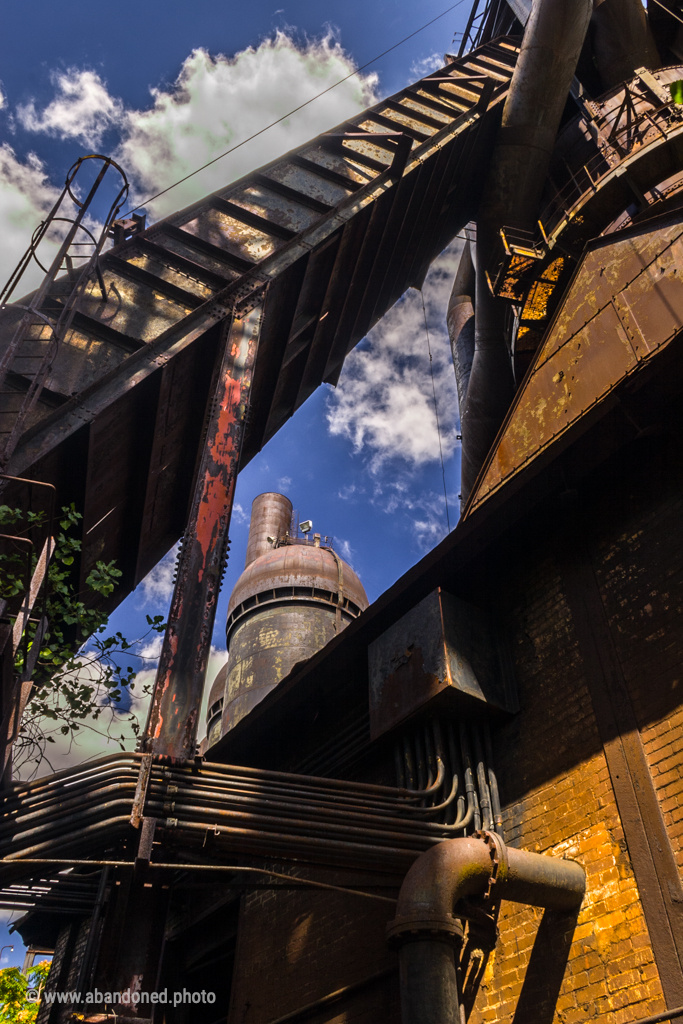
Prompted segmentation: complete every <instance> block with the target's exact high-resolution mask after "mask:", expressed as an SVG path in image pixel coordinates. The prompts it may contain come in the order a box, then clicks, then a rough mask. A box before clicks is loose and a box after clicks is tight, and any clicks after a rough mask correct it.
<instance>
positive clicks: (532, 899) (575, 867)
mask: <svg viewBox="0 0 683 1024" xmlns="http://www.w3.org/2000/svg"><path fill="white" fill-rule="evenodd" d="M585 889H586V876H585V873H584V870H583V868H582V867H581V865H580V864H578V863H576V861H571V860H561V859H560V858H558V857H548V856H543V855H541V854H538V853H528V852H527V851H525V850H516V849H512V848H508V847H506V846H505V844H504V843H503V841H502V839H501V838H500V837H499V836H497V835H495V834H494V833H492V832H482V833H479V834H478V835H475V836H469V837H468V838H467V839H449V840H446V841H445V842H443V843H440V844H439V845H438V846H434V847H432V849H431V850H428V851H427V852H426V853H423V854H422V855H421V856H420V857H418V859H417V860H416V861H415V863H414V864H413V866H412V867H411V868H410V870H409V871H408V874H407V875H406V877H405V879H404V881H403V885H402V886H401V891H400V893H399V897H398V905H397V908H396V917H395V919H394V920H393V921H392V922H391V924H390V925H389V928H388V937H389V939H390V940H391V941H392V942H393V943H395V944H398V945H399V947H400V953H399V956H400V965H401V1007H402V1020H403V1024H460V1010H459V998H458V988H457V974H456V970H457V968H456V958H455V953H454V944H455V943H456V942H457V941H458V940H459V939H460V938H461V937H462V926H461V924H460V922H459V920H458V918H457V911H456V904H457V903H458V901H459V900H461V899H463V898H464V897H466V896H487V895H489V894H490V897H491V899H492V900H495V901H498V900H500V899H508V900H513V901H514V902H516V903H526V904H529V905H530V906H534V907H544V908H546V909H548V910H558V911H564V912H568V911H571V910H575V909H577V908H578V907H579V906H580V904H581V901H582V899H583V896H584V893H585Z"/></svg>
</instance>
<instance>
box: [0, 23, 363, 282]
mask: <svg viewBox="0 0 683 1024" xmlns="http://www.w3.org/2000/svg"><path fill="white" fill-rule="evenodd" d="M353 70H354V65H353V63H352V62H351V60H350V58H349V57H348V56H347V55H346V54H345V53H344V51H343V49H342V47H341V46H340V45H339V43H338V42H337V41H336V40H335V39H334V38H333V37H332V36H331V35H328V36H326V37H325V38H324V39H321V40H313V41H309V42H307V43H306V45H305V46H303V47H300V46H297V45H296V43H295V42H294V41H293V40H292V39H291V38H290V37H289V36H288V35H287V34H286V33H284V32H281V31H279V32H277V33H276V35H275V36H274V37H273V38H272V39H267V40H265V41H264V42H262V43H261V44H260V45H259V46H258V47H256V48H253V47H249V48H248V49H246V50H243V51H242V52H240V53H238V54H236V55H235V56H233V57H227V56H223V55H218V56H216V57H212V56H211V55H210V54H208V53H207V52H206V51H205V50H194V51H193V52H192V53H191V54H190V55H189V56H188V57H187V59H186V60H185V61H184V62H183V65H182V67H181V69H180V73H179V75H178V77H177V79H176V81H175V83H174V84H173V86H172V87H170V88H168V89H154V90H152V102H151V105H150V106H149V107H148V108H147V109H141V110H131V109H126V108H125V106H124V104H123V103H122V102H121V100H120V99H118V98H117V97H115V96H112V95H111V93H110V92H109V90H108V88H107V85H106V83H105V82H104V81H103V80H102V78H101V77H100V76H99V75H98V74H97V73H96V72H94V71H91V70H87V69H86V70H83V69H78V68H70V69H68V70H67V71H60V72H56V73H55V74H54V75H53V78H52V81H53V85H54V90H55V92H54V97H53V99H52V100H51V101H50V102H49V103H48V104H47V105H46V106H43V107H40V108H39V107H38V105H37V104H36V102H35V101H31V102H29V103H27V104H26V105H24V106H20V107H19V108H18V110H17V119H16V128H17V129H24V130H25V131H28V132H31V133H34V134H35V133H39V134H45V135H48V136H50V137H54V138H59V139H61V140H66V141H72V142H78V143H79V144H86V145H88V146H96V145H98V144H99V142H100V141H101V138H102V135H103V133H104V132H105V131H106V130H107V129H116V131H117V132H118V142H117V143H115V147H114V148H115V157H116V158H117V159H118V160H119V161H121V163H122V164H123V166H124V169H125V170H126V172H127V173H128V176H129V178H130V180H131V182H132V184H133V192H134V195H135V196H136V198H135V199H134V200H133V202H134V203H137V202H139V201H141V200H142V199H144V198H145V197H146V196H147V195H149V194H151V193H153V192H157V191H159V190H160V189H162V188H166V187H167V186H169V185H171V184H172V183H173V182H175V181H177V180H178V178H180V177H183V176H184V175H186V174H188V173H190V172H191V171H194V170H196V168H197V167H199V166H200V165H201V164H203V163H205V162H207V161H208V160H211V159H213V158H214V157H216V156H218V155H219V154H221V153H223V152H224V151H225V150H226V149H228V148H230V147H231V146H234V145H235V144H236V143H239V142H240V141H241V140H243V139H245V138H247V137H249V136H250V135H252V134H253V133H254V132H255V131H258V130H259V129H261V128H265V127H266V126H267V125H269V124H270V123H271V122H272V121H274V120H277V119H278V118H280V117H283V115H286V114H287V113H288V112H289V111H290V110H292V109H294V108H295V107H298V106H299V105H300V104H302V103H305V102H306V101H307V100H310V99H311V98H312V97H314V96H316V95H317V94H318V93H319V92H321V91H323V90H325V89H327V88H328V87H329V86H331V85H333V84H334V83H335V82H337V81H339V80H340V79H342V78H344V77H345V76H346V75H348V74H349V73H350V72H352V71H353ZM376 81H377V79H376V76H375V75H373V74H371V75H359V76H354V77H352V78H350V79H349V80H348V81H346V82H344V83H343V84H341V85H340V86H338V87H337V88H334V89H332V91H331V92H329V93H327V94H326V95H324V96H322V97H320V98H319V99H317V100H315V101H314V102H313V103H311V104H309V105H308V106H306V107H305V108H304V109H303V110H301V111H300V112H299V113H297V114H294V115H292V116H291V117H287V118H286V119H285V120H284V121H283V122H282V123H281V124H278V125H277V126H276V127H274V128H272V129H270V130H268V131H266V132H264V133H263V134H262V135H260V136H259V137H258V138H257V139H255V140H254V141H253V142H250V143H247V144H246V145H245V146H244V147H242V148H241V149H238V150H237V151H236V152H235V153H234V154H233V155H231V156H229V157H227V158H225V159H223V160H219V161H218V162H217V163H216V164H214V165H213V166H212V167H210V168H208V169H207V170H206V171H203V172H202V173H201V174H198V175H196V176H195V177H192V178H191V179H190V180H189V181H187V182H185V183H184V184H183V185H181V186H179V187H178V188H175V189H173V190H172V191H171V192H170V193H168V194H167V195H165V196H164V197H163V198H162V199H160V200H158V201H157V202H156V203H154V204H152V206H151V207H149V210H148V212H149V213H150V214H152V215H153V216H154V217H160V216H165V215H166V214H168V213H170V212H172V211H174V210H178V209H182V207H183V206H185V205H187V204H188V203H190V202H194V201H195V200H197V199H199V198H201V197H202V196H203V195H206V194H207V193H208V192H211V191H213V190H215V189H218V188H221V187H225V186H226V185H228V184H229V183H230V182H231V181H232V180H234V179H235V178H238V177H240V176H242V175H243V174H245V173H247V172H248V171H250V170H253V169H254V168H255V167H258V166H260V165H261V164H264V163H266V162H268V161H270V160H273V159H275V158H277V157H278V156H279V155H281V154H282V153H285V152H287V151H288V150H290V149H292V148H293V147H294V146H297V145H300V144H301V143H303V142H305V141H307V140H308V139H310V138H312V137H314V136H315V135H317V134H319V133H320V132H322V131H325V130H327V129H330V128H333V127H334V126H335V125H336V124H338V123H339V122H340V121H343V120H344V119H346V118H348V117H351V116H352V115H353V114H356V113H358V112H359V111H361V110H363V109H364V108H365V107H366V106H367V105H368V103H371V102H372V101H373V100H374V98H375V97H374V89H375V86H376ZM1 95H2V94H1V93H0V96H1ZM3 102H4V97H2V99H1V100H0V106H2V103H3ZM74 155H75V154H74ZM59 184H60V185H61V182H60V183H59ZM58 194H59V190H58V189H56V188H55V187H54V186H53V185H52V184H51V183H50V181H49V180H48V177H47V174H46V169H45V167H44V165H43V164H42V163H41V161H40V160H39V159H38V157H37V156H35V155H33V154H29V156H28V157H27V158H26V159H25V160H24V161H22V160H20V159H18V158H17V156H16V155H15V152H14V150H13V149H12V148H11V147H10V146H9V145H7V144H4V145H1V146H0V233H1V234H2V240H3V245H2V253H1V254H0V280H2V281H4V280H6V278H7V277H8V276H9V274H10V272H11V271H12V270H13V269H14V267H15V265H16V263H17V261H18V260H19V257H20V256H21V255H22V253H23V252H24V251H25V250H26V247H27V245H28V242H29V240H30V238H31V235H32V233H33V231H34V229H35V227H36V226H37V225H38V224H39V223H40V221H41V220H42V219H43V217H44V215H45V213H46V212H47V211H48V210H49V209H50V207H51V206H52V205H53V203H54V201H55V199H56V198H57V196H58ZM43 262H45V261H43ZM41 279H42V272H41V271H40V270H39V269H38V268H36V269H35V270H32V271H31V273H30V274H29V275H27V276H26V277H25V278H24V280H23V282H22V285H21V291H22V293H25V292H27V291H30V290H31V289H32V288H34V287H36V285H37V284H38V283H39V282H40V280H41Z"/></svg>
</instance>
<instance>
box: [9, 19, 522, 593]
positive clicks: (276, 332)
mask: <svg viewBox="0 0 683 1024" xmlns="http://www.w3.org/2000/svg"><path fill="white" fill-rule="evenodd" d="M516 55H517V47H516V43H515V42H514V41H509V40H506V39H505V38H503V39H499V40H497V41H496V42H495V43H491V44H486V45H485V46H484V47H483V48H482V49H481V50H480V51H477V52H476V53H472V54H469V55H468V56H466V57H464V58H462V59H459V60H457V61H454V62H452V63H451V64H449V65H448V66H447V67H445V68H443V69H441V70H440V71H439V72H438V73H437V74H433V75H429V76H427V78H425V79H422V80H420V81H419V82H416V83H414V84H413V85H411V86H409V87H408V88H406V89H405V90H403V91H402V92H400V93H398V94H397V95H396V96H394V97H390V98H389V99H385V100H383V101H382V103H380V104H379V105H378V106H377V107H376V108H373V110H372V111H367V112H365V113H364V114H361V115H359V116H357V117H356V118H353V119H351V121H349V122H346V123H344V124H343V125H340V126H338V128H336V129H334V130H333V132H331V133H328V134H325V135H323V136H320V137H318V138H317V139H314V140H313V141H312V142H310V143H308V144H307V145H305V146H303V147H300V148H299V149H298V150H295V151H293V152H292V153H290V154H288V155H287V156H286V157H284V158H282V159H279V160H277V161H275V162H273V163H272V164H269V165H268V166H266V167H264V168H261V169H260V170H259V171H257V172H254V173H253V174H250V175H248V176H247V177H245V178H243V179H242V180H240V181H238V182H235V183H234V184H232V185H230V186H229V187H226V188H224V189H222V190H220V191H219V192H218V193H216V194H215V195H213V196H210V197H208V198H207V199H206V200H203V201H201V202H199V203H196V204H194V205H193V206H192V207H190V208H188V209H186V210H183V211H180V212H179V213H178V214H176V215H173V216H172V217H169V218H167V219H166V220H165V221H161V222H159V223H157V224H155V225H153V226H152V227H151V228H149V229H147V230H146V231H137V232H136V233H135V234H134V235H133V236H132V237H130V238H128V239H127V240H125V241H123V242H120V243H119V244H116V245H115V248H114V249H113V250H111V251H110V252H108V253H106V254H104V256H103V257H102V259H101V272H102V277H103V281H104V285H105V288H106V295H107V299H106V302H102V301H100V300H101V294H100V292H99V290H98V287H96V286H94V285H91V286H89V288H88V289H87V290H86V294H85V296H84V298H83V301H82V302H81V304H80V305H79V308H78V310H77V311H76V313H75V316H74V321H73V325H72V326H73V331H72V333H71V334H70V335H69V336H68V337H67V338H66V339H65V340H64V344H63V345H62V346H61V349H60V352H59V354H58V358H57V359H56V360H55V362H54V363H53V367H52V371H51V374H52V375H51V377H50V379H49V381H47V382H46V386H45V387H43V390H42V392H41V394H40V398H39V401H38V403H37V405H36V408H35V409H34V412H33V414H32V418H31V420H30V430H27V431H25V432H24V434H23V435H22V437H21V439H20V442H19V446H18V449H17V451H16V452H15V458H14V462H13V464H12V465H13V467H15V468H16V467H20V468H22V469H26V468H28V467H33V468H34V469H35V471H36V473H39V475H41V476H42V477H43V478H44V479H46V480H51V481H53V482H54V483H56V484H58V485H59V487H60V495H59V498H60V501H62V503H65V502H69V501H71V500H75V501H76V503H77V506H79V507H80V506H82V505H83V503H85V505H86V509H87V524H86V521H85V518H84V523H83V539H84V545H83V558H82V559H81V565H80V566H79V570H80V573H79V574H80V577H81V583H82V582H83V580H84V578H85V576H86V575H87V571H88V564H89V563H91V561H92V559H96V558H103V559H105V560H109V559H111V558H116V559H117V563H118V564H119V565H120V567H122V568H123V570H124V577H123V579H122V581H121V586H120V588H119V589H118V591H117V593H116V594H115V595H113V597H112V598H111V599H110V600H109V604H108V607H109V608H111V607H113V606H115V603H117V602H118V601H119V600H120V599H122V597H124V596H125V594H126V593H127V592H128V591H129V590H131V589H132V588H133V587H134V586H135V585H136V583H138V582H139V581H140V579H141V578H142V577H143V576H144V575H145V573H146V572H147V571H149V569H150V568H151V567H152V566H153V565H154V564H155V562H156V561H157V560H158V558H159V557H161V555H163V554H164V553H165V551H167V550H168V548H169V547H170V546H171V545H172V544H173V542H174V541H175V540H177V538H178V536H179V534H180V533H181V531H182V528H183V525H184V516H185V511H186V508H187V506H188V503H189V498H190V494H189V486H190V479H191V474H192V467H193V465H194V462H195V457H196V451H197V444H198V442H199V435H200V433H201V427H202V420H203V417H204V412H205V402H206V400H207V398H208V395H207V385H208V380H209V379H210V374H211V367H212V365H213V358H214V355H215V345H216V335H217V332H218V330H219V326H218V325H220V324H221V323H222V322H223V321H224V320H225V318H226V317H229V316H230V315H231V313H232V310H233V309H234V308H236V307H239V310H240V311H241V312H242V313H244V312H245V310H247V309H248V308H249V306H250V304H251V303H252V302H253V301H254V297H255V295H257V294H258V290H259V288H261V287H262V285H263V284H264V283H266V282H270V288H269V298H268V301H267V303H266V307H265V310H264V323H263V329H262V342H263V343H262V346H261V350H260V353H261V354H260V356H259V359H258V361H257V365H256V367H255V371H254V380H253V391H254V396H255V401H254V410H253V412H254V414H253V416H252V417H251V419H250V422H249V424H248V427H247V432H246V437H245V443H244V446H243V451H242V459H241V464H242V465H244V464H246V462H248V461H249V459H250V458H252V457H253V456H254V455H255V454H256V452H258V451H259V450H260V448H261V447H262V445H263V444H264V443H265V442H266V441H267V440H268V438H269V437H272V435H273V434H274V433H275V432H276V431H277V430H278V429H279V427H280V426H281V425H282V424H283V423H284V422H285V421H286V420H287V419H288V417H289V416H291V415H292V413H293V412H294V411H295V409H296V408H298V407H299V406H300V405H301V404H302V402H304V401H305V400H306V398H307V397H308V396H309V395H310V394H311V393H312V392H313V391H314V390H315V389H316V388H317V387H318V386H319V385H320V383H321V381H322V380H328V381H331V382H336V380H337V379H338V376H339V373H340V371H341V367H342V365H343V362H344V358H345V356H346V354H347V352H348V351H349V350H350V349H351V348H353V346H354V345H355V344H356V343H357V341H358V340H360V338H361V337H363V335H364V334H365V333H366V332H367V330H368V329H369V327H370V326H372V324H374V323H376V322H377V320H378V319H379V318H380V317H381V316H382V315H383V314H384V312H386V310H387V309H388V308H389V307H390V306H391V305H392V304H393V303H394V302H395V301H396V300H397V299H398V298H399V296H400V295H401V294H402V293H403V292H404V291H405V289H406V288H407V287H408V286H409V285H410V284H411V283H413V282H415V281H419V280H421V279H422V277H423V276H424V273H425V270H426V268H427V266H428V265H429V262H430V261H431V260H432V259H433V258H434V256H436V255H437V254H438V253H439V252H440V251H442V249H443V248H444V246H445V245H446V244H447V243H448V242H449V241H450V239H451V238H452V237H453V235H454V234H455V233H456V232H457V231H458V230H459V229H460V227H461V226H462V224H463V223H465V222H466V221H467V220H468V219H469V218H470V216H471V208H472V204H473V203H474V202H475V201H476V194H477V189H478V186H479V177H480V176H479V175H478V173H477V168H478V166H479V164H480V162H481V161H482V160H486V158H487V152H486V143H487V139H488V136H489V135H490V133H491V131H492V130H493V129H494V128H495V123H496V119H497V117H498V116H499V113H500V110H501V107H502V102H503V101H504V98H505V95H506V92H507V87H508V82H509V79H510V76H511V74H512V70H513V68H514V63H515V60H516ZM387 122H389V123H387ZM362 125H366V126H367V128H368V129H369V131H367V132H365V133H364V132H363V130H362ZM396 133H398V134H396ZM399 197H400V201H399ZM117 240H118V239H117ZM64 287H65V285H64V282H59V281H58V282H56V290H55V295H54V297H53V298H54V300H55V302H57V303H60V302H63V301H64V296H63V295H62V292H61V291H60V288H62V289H63V288H64ZM6 337H7V331H6V330H5V329H3V327H2V325H1V324H0V349H2V346H3V344H5V343H6ZM29 343H30V345H32V346H33V347H34V349H35V348H36V346H37V349H40V346H41V345H43V344H44V341H41V339H40V337H36V338H30V339H27V345H29ZM28 351H29V350H28V348H27V353H28ZM180 364H182V366H181V365H180ZM22 365H23V364H21V362H19V363H17V367H16V369H14V370H13V371H12V373H11V375H10V376H11V379H9V378H8V385H7V387H8V392H7V396H6V399H5V400H3V401H4V405H3V402H2V401H0V418H1V417H2V415H3V413H5V414H7V415H8V416H9V418H10V420H11V418H12V416H13V414H14V412H15V411H16V408H18V407H19V405H20V404H21V402H22V400H23V394H24V393H25V391H26V389H27V387H28V386H29V385H28V383H27V380H26V378H25V374H23V373H22V372H21V370H22ZM176 367H177V368H176ZM188 372H189V374H190V376H191V379H190V380H188V382H187V387H186V388H183V375H184V374H187V373H188ZM140 391H145V392H146V393H145V394H144V396H142V395H141V396H140V399H139V400H138V399H137V398H136V397H134V396H136V395H137V393H138V392H140ZM143 411H144V416H143ZM119 431H121V433H122V435H124V436H128V437H130V438H131V439H133V438H134V437H135V435H136V434H138V435H139V436H140V438H141V440H142V443H141V444H140V446H139V448H138V447H137V446H136V445H135V443H133V442H132V440H131V443H124V440H123V437H122V438H121V443H117V450H116V452H115V454H113V455H111V456H109V457H107V458H106V459H102V457H101V450H102V446H103V445H106V437H107V436H109V437H113V438H117V436H118V434H119ZM188 467H189V474H188ZM162 469H163V472H162ZM34 475H35V474H34ZM188 476H189V477H190V479H188ZM108 478H110V479H108ZM99 523H102V524H103V525H102V527H100V526H98V525H97V524H99ZM105 524H106V529H105V528H104V526H105ZM89 530H94V531H95V532H94V533H93V534H89V533H88V531H89ZM96 535H97V536H96ZM95 536H96V539H95Z"/></svg>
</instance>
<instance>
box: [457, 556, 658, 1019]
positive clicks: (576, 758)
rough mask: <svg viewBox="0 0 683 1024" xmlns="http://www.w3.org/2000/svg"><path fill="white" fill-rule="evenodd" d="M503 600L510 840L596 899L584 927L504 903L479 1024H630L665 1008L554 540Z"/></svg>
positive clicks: (509, 581)
mask: <svg viewBox="0 0 683 1024" xmlns="http://www.w3.org/2000/svg"><path fill="white" fill-rule="evenodd" d="M502 599H503V610H504V614H505V618H506V620H507V621H508V623H509V624H510V632H509V635H510V639H511V647H512V653H513V659H514V663H515V673H516V677H517V681H518V687H519V698H520V713H519V715H517V716H516V717H515V718H514V719H513V720H511V721H510V722H508V723H507V724H505V725H503V726H501V727H500V728H499V729H498V730H497V731H496V733H495V738H494V743H495V747H496V751H497V761H496V768H497V771H498V776H499V780H500V784H501V796H502V801H503V805H504V829H505V837H506V841H507V842H508V843H509V844H510V845H512V846H518V847H521V848H523V849H527V850H533V851H535V852H538V853H543V854H546V855H550V856H569V857H572V858H573V859H575V860H578V861H579V862H580V863H581V864H583V866H584V868H585V870H586V875H587V894H586V898H585V900H584V903H583V905H582V908H581V912H580V915H579V917H578V920H577V921H576V922H574V921H572V920H571V919H567V918H562V917H560V916H558V915H552V914H548V915H546V917H545V919H544V918H543V912H542V911H540V910H536V909H534V908H530V907H522V906H519V905H516V904H512V903H504V904H503V905H502V908H501V915H500V919H499V928H500V938H499V942H498V944H497V946H496V949H495V950H494V952H493V954H492V955H491V957H490V959H489V963H488V965H487V969H486V972H485V975H484V979H483V982H482V986H481V989H480V992H479V996H478V999H477V1002H476V1005H475V1011H474V1014H473V1016H472V1020H473V1021H474V1022H475V1024H479V1022H481V1024H489V1022H490V1024H493V1022H494V1021H496V1022H498V1021H500V1020H512V1019H513V1018H514V1019H515V1021H516V1022H517V1024H525V1022H527V1021H529V1022H531V1021H533V1022H534V1024H551V1022H552V1021H557V1022H562V1024H574V1022H577V1024H578V1022H579V1021H587V1020H590V1019H591V1018H593V1017H596V1016H598V1015H599V1016H600V1017H604V1021H605V1024H623V1022H626V1021H632V1020H636V1019H638V1018H640V1017H644V1016H647V1015H649V1014H650V1013H656V1012H657V1011H658V1010H662V1009H664V1008H665V1005H664V999H663V996H662V990H661V986H660V983H659V976H658V974H657V968H656V966H655V963H654V957H653V953H652V949H651V947H650V941H649V936H648V932H647V926H646V923H645V919H644V916H643V910H642V906H641V904H640V899H639V894H638V889H637V886H636V882H635V878H634V876H633V871H632V868H631V864H630V861H629V858H628V851H627V847H626V843H625V840H624V834H623V831H622V828H621V822H620V819H619V814H618V811H617V806H616V803H615V799H614V794H613V791H612V785H611V781H610V776H609V771H608V768H607V764H606V761H605V757H604V753H603V750H602V744H601V741H600V738H599V735H598V730H597V725H596V722H595V717H594V713H593V706H592V702H591V699H590V695H589V693H588V690H587V687H586V683H585V680H584V678H583V665H582V662H581V658H580V655H579V652H578V644H577V640H576V636H575V633H574V628H573V623H572V619H571V615H570V612H569V608H568V606H567V603H566V600H565V597H564V593H563V585H562V579H561V575H560V571H559V568H558V566H557V564H556V562H555V560H554V559H553V555H552V544H551V543H550V542H547V543H545V544H540V545H539V546H538V547H537V548H536V550H535V552H533V553H531V555H530V556H526V557H525V558H524V560H523V562H522V563H521V564H520V561H519V560H518V559H514V561H513V563H512V564H511V565H510V566H509V567H508V570H507V577H506V581H505V585H504V587H503V591H502ZM542 919H543V921H544V923H543V925H541V921H542ZM563 956H564V958H565V960H566V969H565V970H564V971H563V970H562V966H563Z"/></svg>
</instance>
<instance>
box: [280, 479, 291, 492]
mask: <svg viewBox="0 0 683 1024" xmlns="http://www.w3.org/2000/svg"><path fill="white" fill-rule="evenodd" d="M277 485H278V487H279V488H280V490H281V491H284V490H286V489H287V488H288V487H291V486H292V478H291V476H281V477H280V479H279V480H278V482H277Z"/></svg>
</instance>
